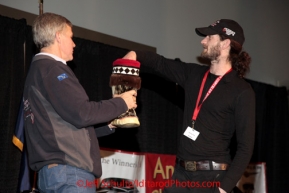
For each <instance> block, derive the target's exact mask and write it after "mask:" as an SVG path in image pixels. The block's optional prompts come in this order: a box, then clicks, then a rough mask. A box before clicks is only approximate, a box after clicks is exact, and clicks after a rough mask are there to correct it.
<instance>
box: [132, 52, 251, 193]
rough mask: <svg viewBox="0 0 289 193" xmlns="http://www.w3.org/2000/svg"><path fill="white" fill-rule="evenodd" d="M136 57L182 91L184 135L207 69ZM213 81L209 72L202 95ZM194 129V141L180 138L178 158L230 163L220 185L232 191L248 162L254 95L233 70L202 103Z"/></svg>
mask: <svg viewBox="0 0 289 193" xmlns="http://www.w3.org/2000/svg"><path fill="white" fill-rule="evenodd" d="M136 54H137V60H138V61H140V63H141V66H148V67H150V68H152V69H154V70H155V71H156V72H158V73H161V74H162V75H163V76H164V77H166V78H168V79H169V80H171V81H173V82H176V83H178V84H179V85H180V86H182V87H183V88H184V90H185V105H184V117H183V125H182V130H183V131H182V133H184V131H185V130H186V129H187V127H188V126H190V127H191V126H192V115H193V112H194V109H195V105H196V101H197V97H198V93H199V90H200V86H201V82H202V79H203V77H204V74H205V73H206V71H208V70H209V67H208V66H201V65H198V64H193V63H184V62H179V61H175V60H171V59H166V58H164V57H162V56H160V55H158V54H155V53H151V52H142V51H136ZM215 79H216V76H215V75H213V74H210V73H209V75H208V78H207V82H206V85H205V89H204V91H203V94H204V93H207V90H208V88H209V87H210V86H211V83H212V82H213V81H214V80H215ZM201 101H202V100H201ZM195 129H196V130H197V131H199V132H200V134H199V136H198V137H197V139H196V140H195V141H193V140H192V139H189V138H188V137H186V136H185V135H181V139H180V144H179V147H178V152H177V157H179V158H180V159H183V160H194V161H200V160H212V161H215V162H219V163H228V164H230V167H229V169H228V171H227V173H226V176H225V177H224V178H223V180H222V181H221V182H220V183H221V188H222V189H224V190H225V191H227V192H229V191H231V190H232V189H233V187H234V186H235V185H236V183H237V182H238V180H239V179H240V177H241V176H242V174H243V172H244V170H245V168H246V166H247V165H248V163H249V161H250V159H251V155H252V152H253V146H254V134H255V96H254V92H253V90H252V88H251V86H250V85H249V84H248V83H247V82H246V81H245V80H243V79H241V78H239V77H238V76H237V73H236V71H234V70H233V71H231V72H230V73H228V74H226V75H224V76H223V78H222V79H221V81H220V82H219V83H218V84H217V86H216V87H215V89H214V90H213V91H212V93H211V94H210V95H209V97H208V98H207V99H206V100H205V101H204V102H203V104H202V107H201V110H200V112H199V115H198V117H197V120H196V123H195ZM234 132H236V138H237V152H236V154H235V156H234V159H233V160H231V156H230V150H229V145H230V141H231V138H232V136H233V135H234Z"/></svg>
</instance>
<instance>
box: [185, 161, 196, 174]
mask: <svg viewBox="0 0 289 193" xmlns="http://www.w3.org/2000/svg"><path fill="white" fill-rule="evenodd" d="M185 169H186V170H188V171H193V172H194V171H197V162H196V161H185Z"/></svg>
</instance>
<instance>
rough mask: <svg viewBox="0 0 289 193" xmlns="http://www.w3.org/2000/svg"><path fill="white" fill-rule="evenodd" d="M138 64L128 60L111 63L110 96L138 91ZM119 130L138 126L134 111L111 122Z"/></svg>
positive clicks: (139, 81) (139, 83)
mask: <svg viewBox="0 0 289 193" xmlns="http://www.w3.org/2000/svg"><path fill="white" fill-rule="evenodd" d="M139 68H140V62H138V61H136V60H129V59H117V60H115V61H114V62H113V70H112V74H111V76H110V83H109V85H110V87H111V88H112V94H113V95H114V94H122V93H124V92H126V91H129V90H136V91H137V90H139V89H140V87H141V78H140V77H139ZM111 124H112V125H114V126H116V127H120V128H132V127H138V126H140V122H139V120H138V117H137V115H136V112H135V110H134V109H129V110H128V111H127V112H125V113H123V114H121V115H120V116H118V117H117V118H116V119H114V120H113V121H112V122H111Z"/></svg>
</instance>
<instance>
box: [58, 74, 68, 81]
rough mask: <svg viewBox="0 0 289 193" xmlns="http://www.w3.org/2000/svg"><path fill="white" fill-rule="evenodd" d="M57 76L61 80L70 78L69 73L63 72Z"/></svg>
mask: <svg viewBox="0 0 289 193" xmlns="http://www.w3.org/2000/svg"><path fill="white" fill-rule="evenodd" d="M57 78H58V80H59V81H62V80H64V79H66V78H68V76H67V74H65V73H63V74H60V75H59V76H57Z"/></svg>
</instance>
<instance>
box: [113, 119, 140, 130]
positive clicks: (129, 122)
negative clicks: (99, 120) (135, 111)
mask: <svg viewBox="0 0 289 193" xmlns="http://www.w3.org/2000/svg"><path fill="white" fill-rule="evenodd" d="M111 124H112V125H114V126H116V127H120V128H133V127H139V126H140V123H139V120H138V118H137V117H123V118H120V119H114V120H113V121H112V122H111Z"/></svg>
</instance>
